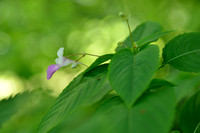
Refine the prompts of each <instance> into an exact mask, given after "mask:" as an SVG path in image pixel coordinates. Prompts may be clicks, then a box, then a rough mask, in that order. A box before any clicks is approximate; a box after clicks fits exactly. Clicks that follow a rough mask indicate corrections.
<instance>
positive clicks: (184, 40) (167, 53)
mask: <svg viewBox="0 0 200 133" xmlns="http://www.w3.org/2000/svg"><path fill="white" fill-rule="evenodd" d="M163 58H164V62H163V64H170V65H172V66H173V67H175V68H177V69H179V70H181V71H186V72H200V67H199V66H200V60H199V59H200V33H194V32H192V33H185V34H182V35H179V36H177V37H175V38H173V39H172V40H171V41H169V43H168V44H166V46H165V47H164V49H163Z"/></svg>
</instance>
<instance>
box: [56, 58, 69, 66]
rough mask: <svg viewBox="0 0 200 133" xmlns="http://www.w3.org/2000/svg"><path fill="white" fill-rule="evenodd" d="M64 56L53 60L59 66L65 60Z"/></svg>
mask: <svg viewBox="0 0 200 133" xmlns="http://www.w3.org/2000/svg"><path fill="white" fill-rule="evenodd" d="M65 59H66V58H65V57H61V58H56V60H55V62H56V64H58V65H59V66H62V65H63V63H64V61H65Z"/></svg>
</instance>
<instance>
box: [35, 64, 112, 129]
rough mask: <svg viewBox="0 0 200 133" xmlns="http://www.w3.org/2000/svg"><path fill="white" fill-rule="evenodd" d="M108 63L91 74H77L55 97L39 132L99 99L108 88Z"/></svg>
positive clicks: (109, 88)
mask: <svg viewBox="0 0 200 133" xmlns="http://www.w3.org/2000/svg"><path fill="white" fill-rule="evenodd" d="M107 67H108V65H107V64H105V65H101V66H98V67H96V68H95V69H93V70H91V71H90V73H92V76H91V75H90V74H87V75H86V76H82V75H79V76H78V77H76V78H75V79H74V80H73V81H72V82H71V83H70V84H69V85H68V86H67V88H65V89H64V90H63V92H62V93H61V94H60V96H59V97H58V98H57V99H56V101H55V104H54V105H53V106H52V107H51V109H50V110H49V111H48V113H47V114H46V116H45V117H44V118H43V120H42V122H41V123H40V125H39V127H38V132H39V133H46V132H47V131H49V130H50V129H51V128H53V127H54V126H55V125H57V124H58V123H59V122H61V121H62V120H63V119H65V118H63V117H64V116H68V114H70V113H71V112H73V111H74V110H75V109H77V108H79V107H81V106H88V105H91V104H93V103H95V102H97V101H99V100H100V99H101V98H102V97H103V96H104V95H105V94H107V93H108V92H109V91H110V90H111V87H110V84H109V82H108V80H107Z"/></svg>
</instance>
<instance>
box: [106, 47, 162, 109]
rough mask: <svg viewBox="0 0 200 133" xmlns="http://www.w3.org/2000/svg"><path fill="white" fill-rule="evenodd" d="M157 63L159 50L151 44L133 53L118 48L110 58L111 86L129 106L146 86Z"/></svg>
mask: <svg viewBox="0 0 200 133" xmlns="http://www.w3.org/2000/svg"><path fill="white" fill-rule="evenodd" d="M158 63H159V50H158V47H157V46H156V45H151V46H148V47H147V48H145V49H144V50H142V51H141V52H139V53H138V54H136V55H134V54H133V53H132V52H131V51H130V50H128V49H124V50H120V51H118V52H117V53H116V55H114V57H113V58H112V59H111V63H110V66H109V73H108V75H109V80H110V83H111V85H112V87H113V88H114V89H115V90H116V92H117V93H118V94H119V95H120V96H121V97H122V98H123V100H124V101H125V102H126V104H127V105H128V106H131V105H132V104H133V103H134V102H135V101H136V100H137V99H138V98H139V97H140V96H141V94H142V93H143V92H144V90H145V89H146V88H147V86H148V84H149V82H150V80H151V78H152V76H153V74H154V72H155V71H156V69H157V67H158Z"/></svg>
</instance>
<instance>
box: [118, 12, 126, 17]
mask: <svg viewBox="0 0 200 133" xmlns="http://www.w3.org/2000/svg"><path fill="white" fill-rule="evenodd" d="M119 16H120V17H122V18H123V19H127V14H126V13H124V12H120V13H119Z"/></svg>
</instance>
